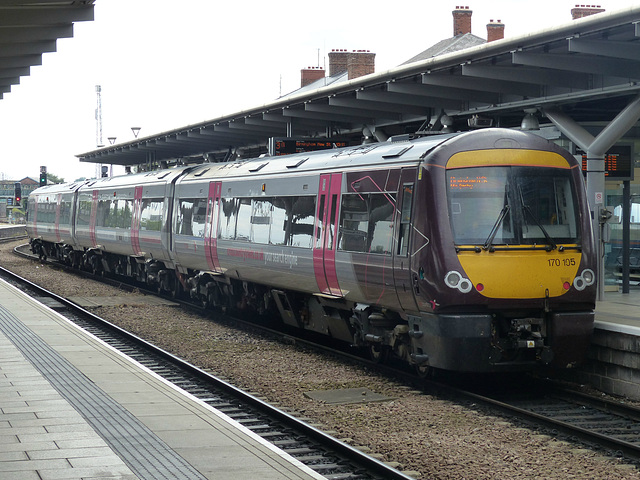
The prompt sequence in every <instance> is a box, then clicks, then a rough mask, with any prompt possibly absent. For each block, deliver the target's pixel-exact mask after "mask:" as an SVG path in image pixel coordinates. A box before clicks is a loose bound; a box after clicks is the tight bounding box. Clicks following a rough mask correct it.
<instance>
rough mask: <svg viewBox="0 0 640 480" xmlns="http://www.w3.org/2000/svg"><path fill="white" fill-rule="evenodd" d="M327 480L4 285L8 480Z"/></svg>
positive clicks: (0, 392)
mask: <svg viewBox="0 0 640 480" xmlns="http://www.w3.org/2000/svg"><path fill="white" fill-rule="evenodd" d="M106 478H109V479H113V478H118V479H124V480H130V479H137V478H139V479H143V480H146V479H153V480H158V479H171V480H174V479H185V480H186V479H189V480H193V479H195V480H199V479H222V478H225V479H226V478H233V479H234V480H244V479H252V480H253V479H267V480H270V479H272V480H276V479H277V480H282V479H292V480H311V479H315V480H319V479H322V478H324V477H322V476H321V475H319V474H317V473H315V472H314V471H313V470H311V469H310V468H308V467H306V466H304V465H303V464H302V463H300V462H298V461H297V460H295V459H294V458H292V457H291V456H289V455H287V454H286V453H285V452H283V451H282V450H279V449H278V448H276V447H274V446H272V445H271V444H269V443H268V442H266V441H264V440H263V439H262V438H260V437H259V436H258V435H256V434H254V433H253V432H251V431H249V430H248V429H246V428H244V427H242V426H241V425H240V424H238V423H237V422H235V421H233V420H231V419H230V418H229V417H227V416H226V415H224V414H222V413H221V412H218V411H217V410H215V409H214V408H212V407H210V406H209V405H207V404H206V403H204V402H202V401H200V400H198V399H196V398H195V397H193V396H191V395H190V394H188V393H186V392H184V391H182V390H181V389H179V388H177V387H175V386H173V385H171V384H169V383H168V382H166V381H165V380H164V379H162V378H161V377H159V376H158V375H156V374H155V373H153V372H151V371H149V370H148V369H146V368H145V367H143V366H142V365H140V364H138V363H137V362H135V361H133V360H131V359H130V358H128V357H126V356H124V355H123V354H121V353H120V352H118V351H116V350H115V349H113V348H112V347H110V346H108V345H106V344H105V343H104V342H102V341H101V340H99V339H97V338H96V337H94V336H92V335H90V334H88V333H86V332H84V331H83V330H81V329H80V328H78V327H77V326H76V325H74V324H73V323H71V322H70V321H68V320H67V319H65V318H64V317H62V316H61V315H59V314H58V313H56V312H55V311H53V310H51V309H49V308H47V307H45V306H44V305H42V304H40V303H38V302H36V301H35V300H33V299H31V298H29V297H27V296H26V295H25V294H23V293H22V292H20V291H19V290H18V289H16V288H15V287H13V286H11V285H9V284H7V283H6V282H3V281H0V479H2V480H31V479H34V480H54V479H106Z"/></svg>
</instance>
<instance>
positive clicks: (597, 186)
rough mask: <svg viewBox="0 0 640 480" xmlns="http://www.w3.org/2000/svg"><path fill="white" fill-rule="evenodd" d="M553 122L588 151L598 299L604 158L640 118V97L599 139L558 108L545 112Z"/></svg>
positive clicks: (600, 290) (601, 291) (601, 270)
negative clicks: (596, 254) (596, 257)
mask: <svg viewBox="0 0 640 480" xmlns="http://www.w3.org/2000/svg"><path fill="white" fill-rule="evenodd" d="M544 114H545V116H546V117H547V118H548V119H549V120H551V121H552V122H553V123H554V124H555V125H556V126H557V127H558V128H559V129H560V131H561V132H562V133H564V134H565V135H566V136H567V137H568V138H569V140H571V141H572V142H574V143H575V144H576V145H578V146H579V147H580V148H581V149H582V150H584V151H585V152H587V196H588V199H589V210H590V211H591V219H592V221H593V234H594V240H595V242H596V243H595V244H596V246H597V248H598V271H597V278H598V300H602V299H603V298H604V245H603V242H602V228H601V225H600V220H601V209H602V208H604V206H605V205H604V201H605V198H604V197H605V172H604V156H605V154H606V153H607V150H609V149H610V148H611V147H612V146H613V145H614V144H615V143H616V142H617V141H618V140H619V139H620V138H621V137H622V136H623V135H624V134H625V133H627V132H628V131H629V129H630V128H631V127H633V126H634V125H635V124H636V122H637V121H638V119H640V95H638V96H636V97H635V98H634V99H633V100H632V101H631V102H629V105H627V106H626V107H625V108H624V110H622V111H621V112H620V113H619V114H618V115H617V116H616V118H614V119H613V120H612V121H611V123H609V125H607V126H606V127H605V128H604V129H603V130H602V131H601V132H600V133H599V134H598V135H597V136H596V137H594V136H593V135H591V134H590V133H589V132H587V131H586V130H585V129H584V128H583V127H582V126H580V125H579V124H578V123H577V122H575V121H574V120H573V119H572V118H571V117H569V116H568V115H567V114H565V113H564V112H562V111H561V110H555V109H544Z"/></svg>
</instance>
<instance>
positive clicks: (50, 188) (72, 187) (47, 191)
mask: <svg viewBox="0 0 640 480" xmlns="http://www.w3.org/2000/svg"><path fill="white" fill-rule="evenodd" d="M87 182H88V180H81V181H77V182H68V183H54V184H52V185H44V186H42V187H39V188H36V189H35V190H33V191H32V192H31V193H30V194H29V196H31V195H56V194H59V193H73V192H75V191H76V190H78V189H79V188H80V187H81V186H82V185H84V184H85V183H87Z"/></svg>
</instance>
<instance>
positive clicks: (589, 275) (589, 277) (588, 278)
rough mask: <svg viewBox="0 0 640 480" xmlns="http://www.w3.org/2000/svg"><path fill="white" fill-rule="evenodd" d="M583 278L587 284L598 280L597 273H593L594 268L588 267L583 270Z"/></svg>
mask: <svg viewBox="0 0 640 480" xmlns="http://www.w3.org/2000/svg"><path fill="white" fill-rule="evenodd" d="M582 278H583V279H584V283H586V284H587V286H589V285H593V282H595V281H596V274H595V273H593V270H590V269H588V268H587V269H586V270H585V271H584V272H582Z"/></svg>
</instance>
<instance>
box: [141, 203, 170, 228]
mask: <svg viewBox="0 0 640 480" xmlns="http://www.w3.org/2000/svg"><path fill="white" fill-rule="evenodd" d="M163 206H164V200H163V199H162V198H158V199H151V198H145V199H143V200H142V209H141V210H140V230H152V231H156V232H159V231H160V230H161V229H162V208H163Z"/></svg>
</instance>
